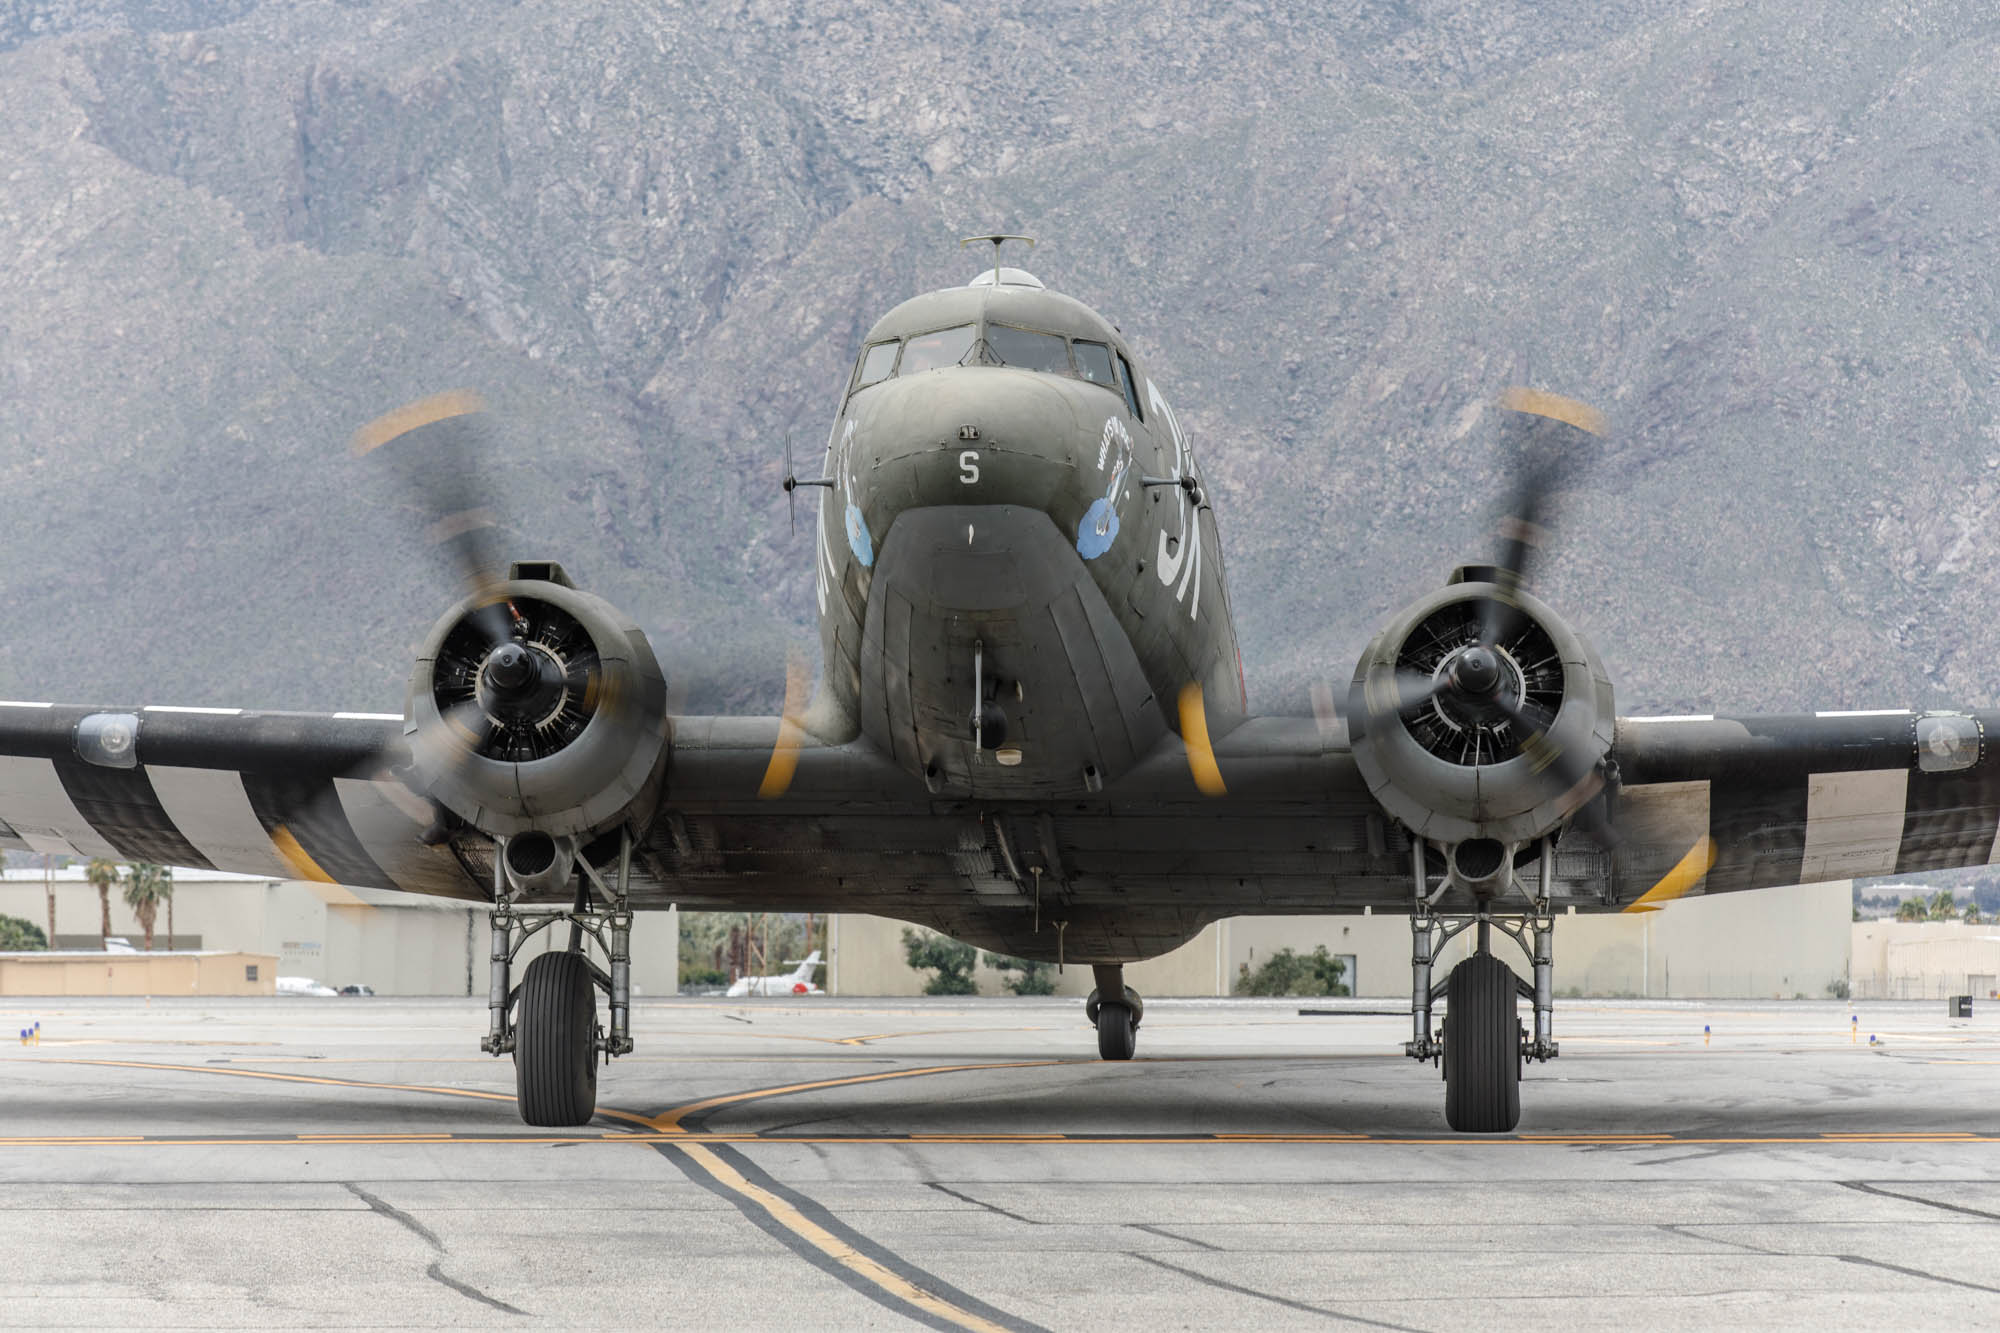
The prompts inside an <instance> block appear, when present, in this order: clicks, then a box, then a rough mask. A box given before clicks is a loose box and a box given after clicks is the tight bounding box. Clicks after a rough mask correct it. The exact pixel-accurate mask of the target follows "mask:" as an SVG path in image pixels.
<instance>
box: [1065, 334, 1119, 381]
mask: <svg viewBox="0 0 2000 1333" xmlns="http://www.w3.org/2000/svg"><path fill="white" fill-rule="evenodd" d="M1073 346H1074V348H1075V351H1076V370H1077V373H1078V374H1079V375H1081V376H1083V377H1084V378H1085V379H1087V380H1089V381H1090V382H1091V383H1092V384H1102V385H1105V386H1107V387H1108V388H1113V389H1115V388H1117V387H1118V378H1117V376H1115V375H1113V374H1112V373H1111V349H1110V348H1109V347H1106V346H1105V345H1104V344H1103V343H1091V342H1085V341H1083V340H1082V339H1081V338H1079V339H1077V341H1076V342H1075V343H1074V344H1073Z"/></svg>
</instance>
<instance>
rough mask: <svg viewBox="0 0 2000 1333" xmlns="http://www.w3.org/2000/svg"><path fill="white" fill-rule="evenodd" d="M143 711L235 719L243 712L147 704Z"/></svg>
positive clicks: (231, 709)
mask: <svg viewBox="0 0 2000 1333" xmlns="http://www.w3.org/2000/svg"><path fill="white" fill-rule="evenodd" d="M144 711H145V712H148V713H209V714H213V715H214V716H216V717H236V716H239V715H240V714H241V713H242V712H243V710H242V709H240V708H176V707H174V706H173V705H171V704H147V705H146V707H145V709H144Z"/></svg>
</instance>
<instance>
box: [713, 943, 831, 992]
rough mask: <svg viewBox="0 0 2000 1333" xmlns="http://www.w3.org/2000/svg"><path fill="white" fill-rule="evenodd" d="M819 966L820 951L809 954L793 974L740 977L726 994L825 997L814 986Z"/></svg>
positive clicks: (730, 985)
mask: <svg viewBox="0 0 2000 1333" xmlns="http://www.w3.org/2000/svg"><path fill="white" fill-rule="evenodd" d="M818 966H819V950H818V949H814V950H813V951H812V952H811V953H809V954H807V955H806V957H805V961H804V962H802V963H800V964H799V965H798V967H797V968H796V969H795V970H793V971H792V972H790V973H788V974H787V975H785V976H782V977H738V978H736V980H734V981H732V982H730V983H729V989H728V991H726V992H725V994H728V995H732V996H738V995H824V994H826V992H825V991H823V990H821V989H820V988H819V987H817V986H815V985H813V980H812V979H813V969H814V968H816V967H818Z"/></svg>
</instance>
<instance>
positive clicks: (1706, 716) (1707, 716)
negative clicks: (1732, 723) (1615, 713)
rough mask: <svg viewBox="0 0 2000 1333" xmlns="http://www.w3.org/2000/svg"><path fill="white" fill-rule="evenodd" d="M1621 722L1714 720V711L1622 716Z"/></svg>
mask: <svg viewBox="0 0 2000 1333" xmlns="http://www.w3.org/2000/svg"><path fill="white" fill-rule="evenodd" d="M1618 720H1619V721H1620V722H1713V721H1715V714H1713V713H1677V714H1674V715H1673V716H1671V717H1621V718H1619V719H1618Z"/></svg>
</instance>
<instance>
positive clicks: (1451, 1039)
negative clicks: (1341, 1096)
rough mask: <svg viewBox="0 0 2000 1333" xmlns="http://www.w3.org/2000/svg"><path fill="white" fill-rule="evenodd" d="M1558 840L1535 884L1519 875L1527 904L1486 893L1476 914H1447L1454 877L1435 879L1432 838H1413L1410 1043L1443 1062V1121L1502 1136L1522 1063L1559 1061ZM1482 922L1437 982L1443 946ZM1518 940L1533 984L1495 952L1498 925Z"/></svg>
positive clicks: (1549, 843) (1546, 845) (1544, 856)
mask: <svg viewBox="0 0 2000 1333" xmlns="http://www.w3.org/2000/svg"><path fill="white" fill-rule="evenodd" d="M1554 874H1555V844H1554V841H1553V840H1552V839H1547V838H1544V839H1543V840H1542V845H1541V856H1540V865H1539V867H1538V875H1537V883H1536V886H1535V891H1534V892H1533V893H1532V894H1530V893H1529V892H1528V890H1527V888H1526V886H1525V885H1521V884H1520V883H1519V882H1518V881H1516V883H1515V885H1514V887H1515V888H1517V889H1519V890H1520V892H1521V895H1522V897H1523V898H1525V899H1526V900H1527V908H1528V910H1526V911H1525V912H1517V913H1513V914H1496V913H1495V912H1494V910H1493V908H1494V903H1495V900H1494V899H1493V898H1482V899H1480V900H1479V902H1478V905H1477V911H1476V913H1475V914H1473V915H1470V916H1460V917H1455V918H1454V917H1447V916H1444V915H1442V914H1440V913H1438V912H1437V911H1436V910H1435V909H1436V905H1437V903H1438V900H1439V899H1441V898H1442V897H1443V896H1444V892H1445V889H1446V888H1447V887H1449V881H1448V880H1446V881H1444V882H1441V883H1439V884H1438V885H1436V886H1435V887H1433V886H1432V885H1431V883H1430V880H1429V876H1428V873H1427V870H1426V866H1425V858H1424V845H1423V842H1422V840H1421V839H1418V840H1415V846H1414V852H1413V859H1412V876H1413V880H1414V899H1413V902H1412V905H1411V912H1410V935H1411V942H1412V943H1411V951H1410V971H1411V987H1410V1015H1411V1039H1410V1040H1409V1041H1408V1042H1406V1043H1405V1044H1404V1046H1403V1050H1404V1052H1405V1053H1406V1054H1408V1055H1410V1056H1411V1057H1413V1058H1415V1059H1418V1060H1430V1061H1433V1062H1438V1061H1442V1063H1443V1066H1444V1083H1445V1120H1446V1122H1447V1123H1448V1124H1449V1125H1450V1126H1451V1127H1452V1128H1453V1129H1455V1130H1458V1131H1459V1132H1461V1133H1470V1134H1501V1133H1506V1132H1508V1131H1510V1130H1512V1129H1513V1128H1514V1127H1515V1126H1516V1125H1518V1124H1519V1123H1520V1120H1521V1071H1522V1068H1523V1066H1524V1065H1526V1064H1527V1062H1528V1061H1530V1060H1553V1059H1555V1058H1556V1056H1557V1055H1558V1054H1559V1053H1560V1048H1559V1047H1558V1046H1557V1044H1556V1042H1555V1039H1554V1037H1553V1035H1552V1029H1553V1026H1554V1015H1555V998H1554V994H1555V993H1554V983H1553V978H1554V974H1555V918H1554V916H1553V915H1551V913H1550V911H1549V897H1550V894H1551V891H1552V889H1553V887H1554ZM1467 927H1476V928H1477V932H1478V933H1477V936H1476V941H1477V943H1476V947H1475V950H1474V952H1473V954H1472V956H1471V957H1469V958H1467V959H1465V960H1464V961H1463V962H1461V963H1460V964H1459V965H1458V966H1457V967H1454V968H1453V969H1452V970H1451V974H1450V975H1449V976H1448V977H1446V978H1445V980H1444V981H1442V982H1436V981H1433V980H1432V968H1433V965H1434V964H1435V962H1436V960H1437V957H1438V954H1439V952H1440V951H1441V950H1442V949H1443V948H1444V946H1445V944H1446V943H1447V942H1448V941H1449V940H1450V939H1451V938H1452V937H1453V936H1455V935H1457V934H1459V933H1460V932H1461V931H1463V930H1465V929H1466V928H1467ZM1495 929H1498V930H1500V931H1501V932H1503V933H1504V934H1506V935H1509V936H1511V937H1512V938H1513V940H1514V942H1515V943H1516V944H1518V945H1520V946H1521V949H1522V951H1523V952H1524V953H1525V954H1526V955H1527V957H1528V962H1529V964H1530V966H1531V968H1532V970H1533V973H1534V981H1533V983H1532V984H1531V983H1528V982H1524V981H1521V980H1520V979H1519V978H1517V977H1516V976H1515V975H1514V973H1513V970H1512V969H1511V968H1509V967H1508V966H1507V965H1506V964H1505V963H1504V962H1502V961H1501V960H1500V959H1499V958H1497V957H1495V956H1494V954H1493V952H1492V939H1493V931H1494V930H1495ZM1439 999H1443V1000H1444V1001H1445V1004H1446V1016H1445V1017H1446V1021H1445V1023H1444V1025H1443V1030H1442V1033H1441V1035H1440V1036H1438V1037H1433V1036H1432V1035H1431V1033H1432V1013H1431V1011H1432V1005H1433V1004H1434V1003H1435V1002H1436V1001H1437V1000H1439ZM1517 999H1526V1000H1528V1001H1529V1002H1530V1003H1531V1004H1532V1005H1533V1007H1534V1018H1535V1028H1534V1036H1533V1037H1532V1038H1530V1037H1529V1036H1528V1034H1527V1032H1526V1031H1525V1030H1524V1029H1523V1028H1522V1027H1521V1023H1520V1020H1519V1018H1517V1017H1516V1015H1515V1002H1516V1000H1517Z"/></svg>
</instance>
